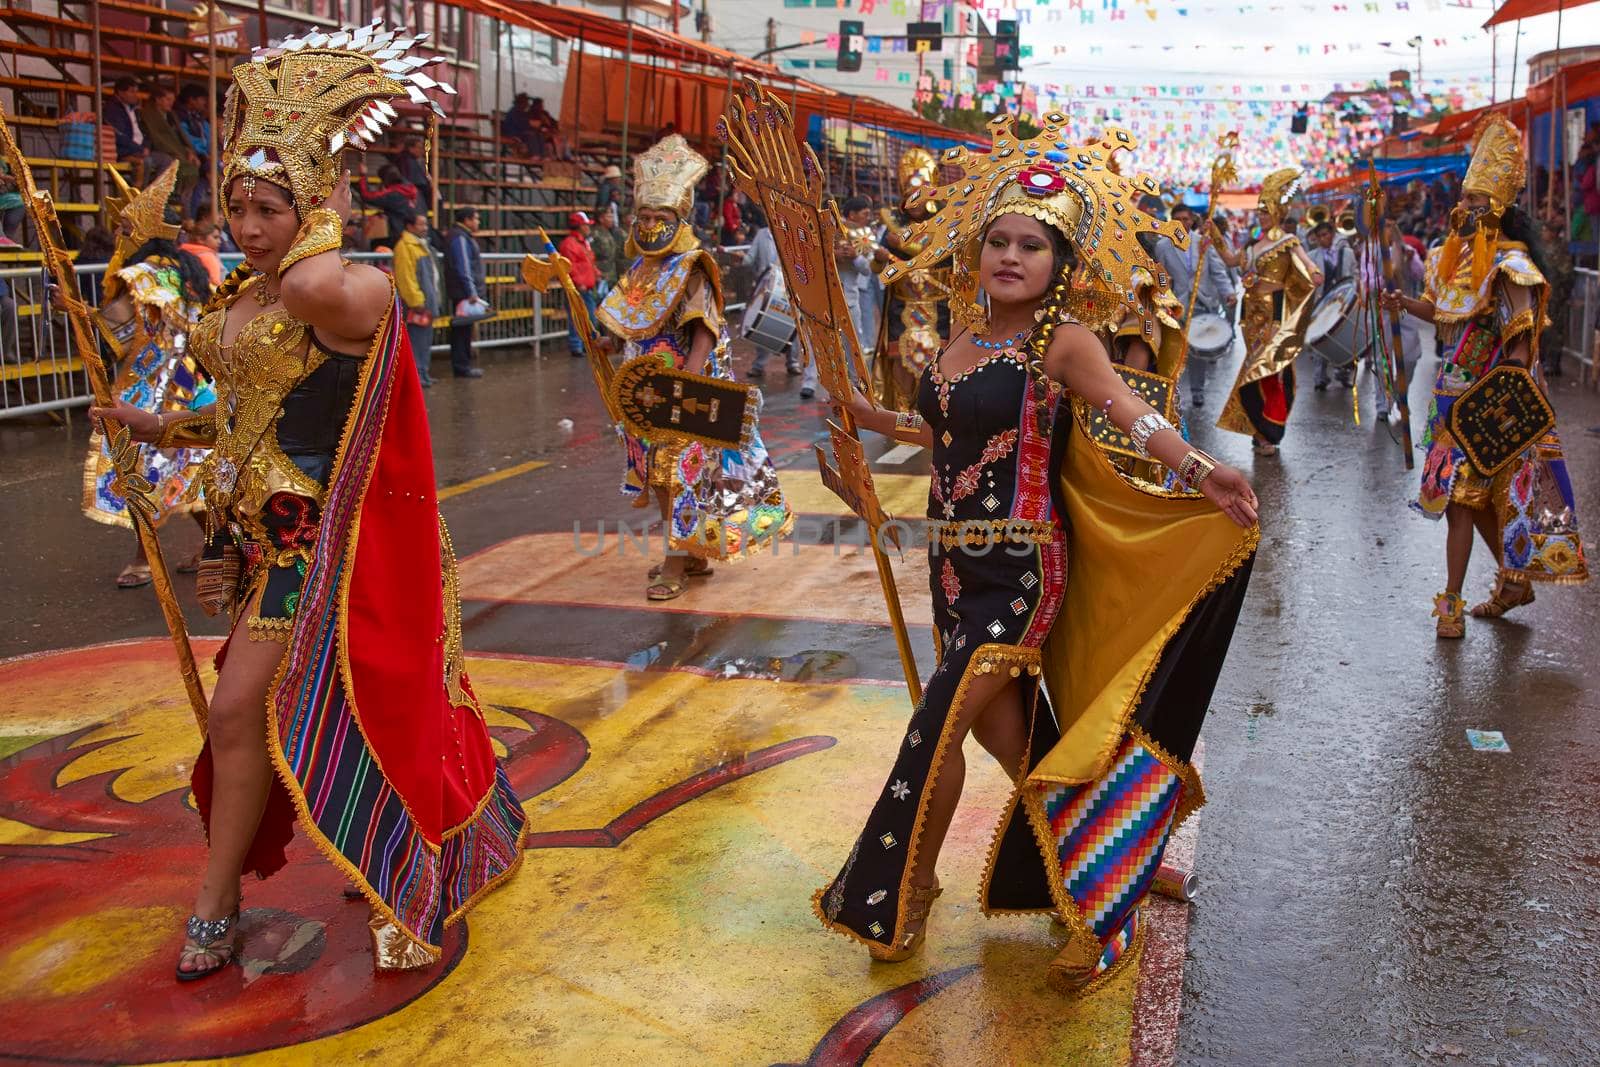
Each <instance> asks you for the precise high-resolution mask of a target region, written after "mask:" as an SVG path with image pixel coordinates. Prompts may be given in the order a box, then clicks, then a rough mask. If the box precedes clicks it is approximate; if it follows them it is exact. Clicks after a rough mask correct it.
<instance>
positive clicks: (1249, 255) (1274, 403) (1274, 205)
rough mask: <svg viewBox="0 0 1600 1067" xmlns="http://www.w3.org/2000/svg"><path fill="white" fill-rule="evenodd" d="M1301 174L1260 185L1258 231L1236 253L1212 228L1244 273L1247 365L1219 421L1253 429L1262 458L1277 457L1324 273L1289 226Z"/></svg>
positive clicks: (1225, 255) (1228, 258)
mask: <svg viewBox="0 0 1600 1067" xmlns="http://www.w3.org/2000/svg"><path fill="white" fill-rule="evenodd" d="M1299 188H1300V172H1299V171H1298V170H1294V169H1293V168H1286V169H1284V170H1278V171H1274V172H1272V173H1271V174H1269V175H1267V177H1266V179H1265V180H1264V181H1263V182H1262V183H1261V197H1260V199H1259V201H1258V202H1257V209H1258V210H1259V212H1260V216H1261V236H1260V237H1259V238H1257V239H1256V241H1255V243H1254V244H1252V245H1251V246H1250V247H1249V248H1247V249H1245V251H1244V253H1243V255H1240V254H1239V253H1238V252H1235V251H1234V250H1233V249H1232V248H1231V247H1230V246H1229V245H1227V243H1226V242H1225V241H1223V240H1222V238H1221V235H1220V234H1218V233H1216V232H1215V230H1214V228H1213V232H1212V235H1211V240H1212V242H1213V243H1214V245H1215V247H1216V249H1217V252H1218V254H1219V255H1221V256H1222V260H1223V262H1225V263H1227V264H1228V266H1230V267H1240V266H1242V268H1243V270H1244V279H1243V280H1244V311H1243V317H1242V326H1243V330H1244V363H1243V364H1242V365H1241V366H1240V368H1239V375H1238V377H1237V378H1236V379H1235V380H1234V383H1233V391H1232V392H1231V393H1230V395H1229V396H1228V402H1227V405H1226V406H1225V407H1224V408H1223V409H1222V416H1221V417H1220V418H1218V419H1217V425H1218V426H1219V427H1221V428H1222V429H1224V430H1232V431H1233V432H1234V433H1242V434H1249V435H1250V439H1251V441H1252V442H1253V444H1254V449H1255V453H1256V455H1258V456H1272V455H1276V454H1277V452H1278V443H1279V442H1280V441H1282V440H1283V432H1284V429H1285V427H1286V426H1287V425H1288V422H1289V411H1290V409H1292V408H1293V407H1294V385H1295V371H1294V361H1295V358H1296V357H1297V356H1299V355H1300V350H1301V348H1302V347H1304V345H1305V339H1306V327H1307V326H1308V325H1309V324H1310V322H1311V314H1312V310H1313V309H1314V307H1315V306H1316V296H1317V291H1318V289H1320V288H1321V286H1322V272H1321V271H1319V270H1318V269H1317V268H1316V266H1315V264H1313V263H1312V262H1311V260H1310V259H1309V258H1308V257H1307V256H1306V251H1305V249H1304V248H1303V247H1301V244H1300V238H1298V237H1296V236H1295V235H1294V233H1293V232H1291V231H1286V230H1285V229H1284V225H1285V222H1286V220H1287V217H1288V213H1289V204H1290V202H1291V201H1292V200H1293V199H1294V196H1295V194H1296V193H1297V192H1298V191H1299Z"/></svg>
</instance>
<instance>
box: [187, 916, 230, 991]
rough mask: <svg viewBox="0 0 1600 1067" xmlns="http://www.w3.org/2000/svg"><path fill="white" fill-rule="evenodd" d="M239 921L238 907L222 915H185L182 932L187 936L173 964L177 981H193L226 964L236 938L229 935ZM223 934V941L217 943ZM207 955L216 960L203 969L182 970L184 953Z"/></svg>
mask: <svg viewBox="0 0 1600 1067" xmlns="http://www.w3.org/2000/svg"><path fill="white" fill-rule="evenodd" d="M238 924H239V909H238V908H234V909H233V912H232V914H230V915H224V916H223V917H222V918H220V919H202V918H200V916H198V915H191V916H189V921H188V922H187V923H185V924H184V928H183V932H184V936H186V937H187V938H188V940H187V941H185V942H184V945H183V948H182V949H181V950H180V952H179V956H178V966H177V967H176V968H174V970H175V972H176V974H177V976H178V981H180V982H194V981H197V980H199V979H201V978H205V977H207V976H208V975H213V974H216V973H217V972H218V971H220V970H222V969H223V968H224V967H226V966H228V964H230V963H232V962H233V959H234V955H235V951H236V949H237V948H238V942H237V941H236V940H235V939H234V937H233V935H234V933H235V932H236V931H235V929H234V928H235V927H236V926H237V925H238ZM224 938H227V939H228V940H227V943H226V944H218V942H220V941H222V940H223V939H224ZM198 956H210V957H212V958H214V959H216V960H217V961H218V962H217V963H216V964H215V965H214V966H211V967H206V968H205V969H203V970H200V969H196V970H192V971H186V970H184V969H183V960H184V957H198Z"/></svg>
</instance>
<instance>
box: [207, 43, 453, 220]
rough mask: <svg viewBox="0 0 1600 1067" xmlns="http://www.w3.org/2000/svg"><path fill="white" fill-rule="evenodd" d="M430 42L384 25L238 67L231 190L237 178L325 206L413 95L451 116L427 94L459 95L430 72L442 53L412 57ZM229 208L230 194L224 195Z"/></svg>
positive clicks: (279, 47) (284, 48) (229, 128)
mask: <svg viewBox="0 0 1600 1067" xmlns="http://www.w3.org/2000/svg"><path fill="white" fill-rule="evenodd" d="M426 37H427V34H425V33H419V34H414V35H409V36H408V35H407V34H406V31H405V30H403V29H387V28H385V27H384V25H383V24H382V23H381V22H374V23H372V24H371V25H370V26H364V27H362V28H360V29H350V28H346V29H342V30H340V31H339V32H337V33H324V32H322V31H320V30H319V31H316V32H313V33H308V34H306V35H305V36H304V37H288V38H285V39H284V40H283V41H280V42H279V43H278V44H275V45H272V46H270V47H267V48H258V49H256V50H255V52H254V53H253V54H252V55H251V57H250V61H249V62H247V63H241V64H239V65H238V66H236V67H234V68H233V86H232V88H230V89H229V90H228V100H227V106H226V109H225V113H224V116H223V135H224V147H223V172H222V181H223V188H224V189H227V188H228V187H230V186H232V184H233V181H234V179H235V178H240V177H242V178H244V179H246V185H247V186H249V187H253V183H254V182H255V180H257V179H260V180H262V181H269V182H272V183H273V184H274V185H279V186H283V187H286V188H287V189H288V190H289V192H290V194H291V195H292V196H293V198H294V202H295V205H296V206H297V207H299V208H300V209H301V210H302V211H303V210H305V209H308V208H311V207H315V206H316V205H318V204H320V203H322V201H324V200H326V199H327V198H328V197H329V196H330V195H331V194H332V192H333V187H334V183H335V182H336V181H337V180H338V179H339V177H340V167H341V155H342V153H343V152H344V150H345V149H346V148H362V147H365V146H366V145H369V144H372V143H373V142H375V141H376V140H377V139H378V135H379V134H381V133H383V132H384V130H386V129H387V128H388V127H389V126H390V125H391V124H392V123H393V122H394V121H395V119H397V118H399V117H400V114H399V112H398V111H396V110H395V109H394V106H393V105H392V104H391V103H390V101H391V100H394V99H398V98H402V97H404V98H407V99H409V100H411V101H412V102H413V103H416V104H422V105H425V106H427V107H430V108H432V109H433V111H434V113H435V114H437V115H438V116H439V117H441V118H442V117H444V109H443V108H442V107H440V106H439V103H438V102H437V101H436V100H434V99H433V98H431V97H430V96H429V95H428V90H438V91H440V92H443V93H448V94H452V95H453V94H454V93H455V89H453V88H451V87H450V86H449V85H446V84H445V83H444V82H439V81H435V80H434V79H433V78H430V77H429V76H428V75H426V74H424V73H422V69H421V68H423V67H426V66H430V65H432V64H434V63H438V62H442V61H443V57H442V56H408V55H407V54H406V53H407V52H408V51H410V50H411V49H412V48H414V47H415V46H416V45H417V44H418V43H420V42H421V41H423V40H424V39H425V38H426ZM224 210H226V197H224Z"/></svg>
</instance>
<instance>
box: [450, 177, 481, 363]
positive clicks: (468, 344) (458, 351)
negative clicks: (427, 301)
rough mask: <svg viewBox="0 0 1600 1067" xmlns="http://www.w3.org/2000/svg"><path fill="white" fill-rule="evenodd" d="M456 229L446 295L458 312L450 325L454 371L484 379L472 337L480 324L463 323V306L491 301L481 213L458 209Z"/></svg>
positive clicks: (452, 241)
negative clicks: (474, 359)
mask: <svg viewBox="0 0 1600 1067" xmlns="http://www.w3.org/2000/svg"><path fill="white" fill-rule="evenodd" d="M455 219H456V221H455V225H454V226H451V227H450V230H449V232H448V233H446V234H445V260H444V262H445V272H444V276H445V295H446V296H447V297H448V298H449V301H450V307H451V308H452V310H453V311H454V312H455V314H454V315H453V316H452V318H451V321H450V368H451V370H453V371H455V375H456V377H457V378H482V377H483V368H482V367H474V366H473V365H472V333H473V329H474V327H475V325H476V323H473V322H465V323H464V322H461V321H459V319H460V314H461V311H462V310H463V309H462V306H461V305H462V304H463V303H465V302H467V301H483V302H484V303H488V301H489V277H488V274H487V272H486V271H485V270H484V266H483V250H482V249H481V248H479V247H478V238H477V232H478V209H477V208H474V207H461V208H456V215H455Z"/></svg>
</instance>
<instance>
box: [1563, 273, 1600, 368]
mask: <svg viewBox="0 0 1600 1067" xmlns="http://www.w3.org/2000/svg"><path fill="white" fill-rule="evenodd" d="M1555 314H1557V315H1562V314H1564V315H1566V322H1565V323H1564V325H1565V326H1566V331H1565V333H1564V335H1563V338H1562V345H1561V351H1562V352H1563V353H1564V354H1566V355H1568V356H1571V357H1572V358H1573V359H1575V360H1577V361H1578V365H1579V366H1580V367H1582V368H1583V370H1582V377H1583V381H1584V382H1585V383H1586V384H1589V385H1593V384H1594V383H1595V382H1596V368H1595V363H1594V359H1595V345H1596V337H1595V326H1596V321H1595V319H1596V316H1597V315H1600V272H1597V271H1595V270H1592V269H1590V268H1589V267H1577V268H1575V269H1574V270H1573V272H1572V292H1571V294H1570V295H1569V296H1568V299H1567V306H1566V308H1565V309H1564V310H1558V311H1556V313H1555Z"/></svg>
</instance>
